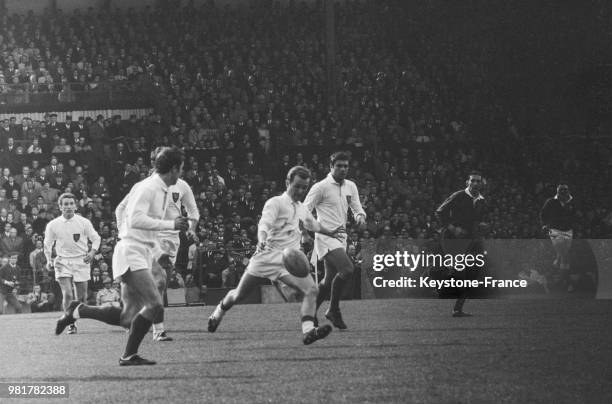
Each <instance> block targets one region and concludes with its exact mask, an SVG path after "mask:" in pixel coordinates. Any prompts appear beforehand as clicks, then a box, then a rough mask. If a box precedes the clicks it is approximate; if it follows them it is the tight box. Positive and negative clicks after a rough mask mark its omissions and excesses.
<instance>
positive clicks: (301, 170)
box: [287, 166, 311, 183]
mask: <svg viewBox="0 0 612 404" xmlns="http://www.w3.org/2000/svg"><path fill="white" fill-rule="evenodd" d="M296 175H297V176H298V177H300V178H302V179H305V180H307V179H309V178H310V176H311V175H310V170H309V169H307V168H306V167H304V166H295V167H292V168H291V170H289V172H288V173H287V179H288V180H289V183H292V182H293V179H294V178H295V176H296Z"/></svg>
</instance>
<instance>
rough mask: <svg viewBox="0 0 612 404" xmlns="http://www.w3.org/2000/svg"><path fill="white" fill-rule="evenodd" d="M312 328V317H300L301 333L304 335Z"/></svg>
mask: <svg viewBox="0 0 612 404" xmlns="http://www.w3.org/2000/svg"><path fill="white" fill-rule="evenodd" d="M313 328H315V326H314V317H313V316H303V317H302V333H304V334H306V333H307V332H309V331H310V330H312V329H313Z"/></svg>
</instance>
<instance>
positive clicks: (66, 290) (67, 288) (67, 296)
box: [57, 276, 75, 311]
mask: <svg viewBox="0 0 612 404" xmlns="http://www.w3.org/2000/svg"><path fill="white" fill-rule="evenodd" d="M57 282H58V283H59V284H60V288H61V289H62V307H63V308H64V311H66V310H68V306H70V302H72V301H73V300H75V299H74V294H73V292H72V278H70V277H67V276H62V277H61V278H57Z"/></svg>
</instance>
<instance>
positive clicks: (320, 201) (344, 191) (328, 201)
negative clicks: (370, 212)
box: [304, 173, 366, 239]
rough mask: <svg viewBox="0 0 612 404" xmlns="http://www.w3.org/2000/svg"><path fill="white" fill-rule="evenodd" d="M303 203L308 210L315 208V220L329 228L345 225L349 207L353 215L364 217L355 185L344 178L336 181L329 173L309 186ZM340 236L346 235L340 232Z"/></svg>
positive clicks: (324, 237) (320, 235)
mask: <svg viewBox="0 0 612 404" xmlns="http://www.w3.org/2000/svg"><path fill="white" fill-rule="evenodd" d="M304 205H305V206H306V208H307V209H308V211H309V212H312V210H313V209H315V210H316V212H317V221H318V222H319V223H321V224H322V225H323V226H325V227H327V228H329V229H336V228H338V227H339V226H345V225H346V220H347V215H348V209H349V208H351V211H352V212H353V216H355V217H357V216H358V215H363V216H364V218H365V216H366V213H365V211H364V210H363V207H362V206H361V201H360V200H359V191H358V190H357V185H355V183H354V182H353V181H351V180H346V179H345V180H344V181H342V183H338V182H336V180H334V177H333V176H332V175H331V173H329V174H328V175H327V177H325V178H324V179H322V180H321V181H319V182H317V183H316V184H314V185H313V186H312V188H310V191H309V192H308V195H306V199H305V200H304ZM341 236H344V237H346V235H345V234H341ZM316 237H319V238H322V239H328V238H330V237H328V236H325V235H323V234H317V235H316Z"/></svg>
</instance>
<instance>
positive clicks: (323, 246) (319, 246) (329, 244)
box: [310, 233, 346, 266]
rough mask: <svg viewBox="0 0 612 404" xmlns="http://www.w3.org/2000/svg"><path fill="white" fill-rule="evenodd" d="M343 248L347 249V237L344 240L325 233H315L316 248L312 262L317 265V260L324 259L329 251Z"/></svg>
mask: <svg viewBox="0 0 612 404" xmlns="http://www.w3.org/2000/svg"><path fill="white" fill-rule="evenodd" d="M338 248H342V249H344V250H346V238H344V239H343V241H340V240H338V239H337V238H333V237H329V236H325V235H323V234H319V233H317V234H315V241H314V250H313V252H312V257H311V258H310V262H311V263H312V265H315V266H316V265H317V261H319V260H322V259H323V257H325V256H326V255H327V253H328V252H330V251H333V250H336V249H338Z"/></svg>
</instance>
